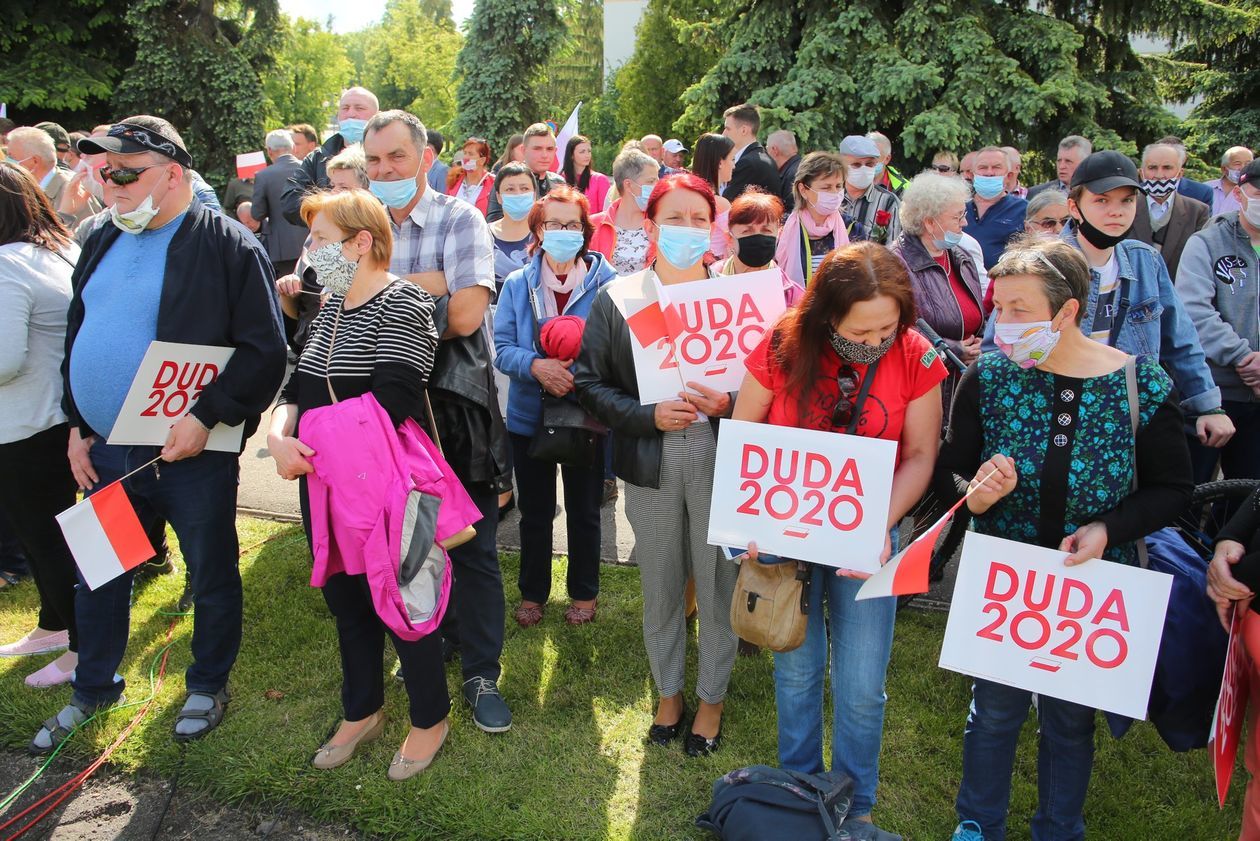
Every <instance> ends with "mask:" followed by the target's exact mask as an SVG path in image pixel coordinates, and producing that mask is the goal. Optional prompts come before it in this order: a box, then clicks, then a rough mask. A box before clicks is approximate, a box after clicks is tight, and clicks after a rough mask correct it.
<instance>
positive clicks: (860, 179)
mask: <svg viewBox="0 0 1260 841" xmlns="http://www.w3.org/2000/svg"><path fill="white" fill-rule="evenodd" d="M846 180H847V181H848V182H849V183H850V184H852V185H853V186H854V187H857V188H858V189H859V190H865V189H866V188H867V187H869V186H871V183H872V182H873V181H874V180H875V167H874V166H851V167H849V174H848V177H847V178H846Z"/></svg>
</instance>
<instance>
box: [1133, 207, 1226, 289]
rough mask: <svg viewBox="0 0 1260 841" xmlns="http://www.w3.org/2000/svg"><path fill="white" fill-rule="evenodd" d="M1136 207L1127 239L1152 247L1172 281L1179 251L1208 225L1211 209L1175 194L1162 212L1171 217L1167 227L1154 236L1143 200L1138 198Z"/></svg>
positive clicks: (1148, 209) (1148, 208)
mask: <svg viewBox="0 0 1260 841" xmlns="http://www.w3.org/2000/svg"><path fill="white" fill-rule="evenodd" d="M1137 205H1138V207H1137V216H1136V217H1135V218H1134V219H1133V230H1132V231H1130V232H1129V239H1136V240H1141V241H1142V242H1144V243H1146V244H1147V245H1150V246H1154V248H1155V250H1156V251H1158V252H1159V254H1160V256H1161V257H1163V258H1164V263H1165V264H1166V265H1167V266H1168V276H1169V277H1171V278H1173V279H1176V277H1177V264H1178V263H1180V262H1181V252H1182V249H1184V248H1185V247H1186V242H1187V241H1189V239H1190V235H1191V234H1193V233H1195V232H1196V231H1199V230H1201V229H1202V228H1203V226H1204V225H1206V224H1207V223H1208V219H1210V218H1211V217H1212V210H1211V208H1209V207H1208V206H1207V205H1206V204H1204V203H1203V202H1201V201H1195V200H1194V199H1192V198H1190V197H1189V196H1185V195H1182V194H1181V193H1178V194H1177V197H1176V198H1174V199H1173V203H1172V208H1171V209H1170V210H1167V211H1165V213H1171V214H1172V216H1171V217H1169V219H1168V224H1167V225H1165V226H1164V227H1163V228H1161V229H1160V231H1159V233H1158V234H1156V233H1155V232H1153V231H1152V230H1151V211H1150V207H1149V206H1148V205H1147V203H1146V197H1145V196H1141V195H1139V196H1138V202H1137ZM1156 240H1158V242H1157V241H1156Z"/></svg>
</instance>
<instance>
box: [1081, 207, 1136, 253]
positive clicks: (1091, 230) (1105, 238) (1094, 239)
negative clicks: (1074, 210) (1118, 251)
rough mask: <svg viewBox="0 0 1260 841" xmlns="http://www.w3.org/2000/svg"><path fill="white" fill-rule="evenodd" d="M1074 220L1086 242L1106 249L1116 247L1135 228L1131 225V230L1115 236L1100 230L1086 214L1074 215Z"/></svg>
mask: <svg viewBox="0 0 1260 841" xmlns="http://www.w3.org/2000/svg"><path fill="white" fill-rule="evenodd" d="M1072 221H1073V222H1074V223H1075V224H1076V229H1077V230H1078V231H1080V232H1081V236H1083V237H1084V238H1085V241H1086V242H1088V243H1089V244H1090V245H1092V246H1094V247H1095V248H1099V249H1102V250H1104V251H1105V250H1106V249H1108V248H1115V247H1116V246H1117V245H1119V244H1120V243H1122V242H1124V241H1125V240H1126V239H1128V238H1129V231H1131V230H1133V226H1132V225H1130V226H1129V230H1127V231H1125V232H1124V233H1122V234H1120V235H1119V236H1113V235H1112V234H1108V233H1105V232H1103V231H1100V230H1099V229H1098V228H1095V227H1094V226H1093V224H1092V223H1091V222H1090V221H1089V220H1088V219H1086V218H1085V217H1084V215H1082V216H1081V218H1079V219H1077V218H1076V217H1075V216H1073V217H1072Z"/></svg>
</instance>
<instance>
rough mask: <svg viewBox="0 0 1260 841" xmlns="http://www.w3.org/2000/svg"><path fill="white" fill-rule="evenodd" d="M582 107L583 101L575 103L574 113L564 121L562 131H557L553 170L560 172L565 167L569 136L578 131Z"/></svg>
mask: <svg viewBox="0 0 1260 841" xmlns="http://www.w3.org/2000/svg"><path fill="white" fill-rule="evenodd" d="M581 109H582V103H580V102H579V103H578V104H577V105H574V106H573V113H572V114H570V115H569V119H567V120H565V121H564V125H563V126H561V127H560V131H558V132H556V160H555V163H553V164H552V165H551V171H552V172H560V171H561V170H562V169H564V153H565V151H567V149H568V147H569V138H570V137H572V136H573V135H575V134H577V133H578V111H580V110H581Z"/></svg>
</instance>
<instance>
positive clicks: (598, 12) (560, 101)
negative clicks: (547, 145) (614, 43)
mask: <svg viewBox="0 0 1260 841" xmlns="http://www.w3.org/2000/svg"><path fill="white" fill-rule="evenodd" d="M561 17H562V19H563V21H564V25H565V30H566V35H565V38H564V42H563V43H562V44H561V45H560V48H559V49H558V50H557V51H556V54H555V58H554V59H553V60H551V61H548V62H547V64H546V66H545V67H544V71H543V73H544V78H543V80H542V82H541V84H540V85H539V90H538V100H539V105H540V108H541V113H543V114H545V115H547V116H550V117H551V118H552V119H554V120H556V122H557V123H562V122H563V121H564V120H565V118H567V117H568V116H569V112H570V111H572V110H573V106H575V105H577V104H578V103H579V102H586V103H590V102H591V101H592V100H593V99H595V97H597V96H599V94H600V88H601V86H602V82H603V75H604V3H603V0H561ZM585 110H586V109H583V111H585Z"/></svg>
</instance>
